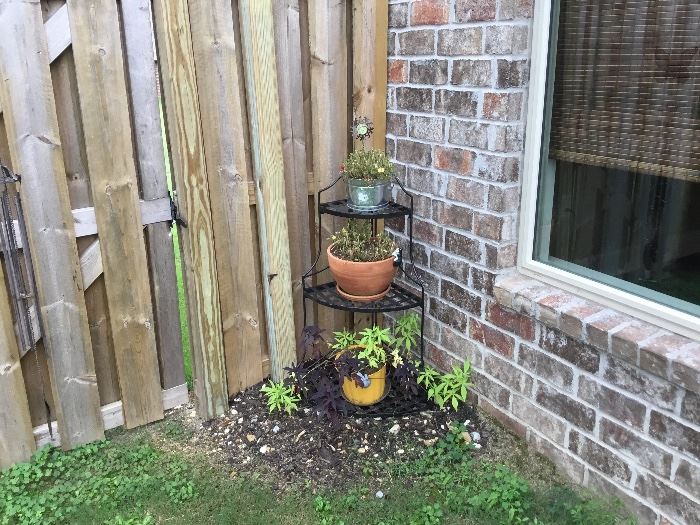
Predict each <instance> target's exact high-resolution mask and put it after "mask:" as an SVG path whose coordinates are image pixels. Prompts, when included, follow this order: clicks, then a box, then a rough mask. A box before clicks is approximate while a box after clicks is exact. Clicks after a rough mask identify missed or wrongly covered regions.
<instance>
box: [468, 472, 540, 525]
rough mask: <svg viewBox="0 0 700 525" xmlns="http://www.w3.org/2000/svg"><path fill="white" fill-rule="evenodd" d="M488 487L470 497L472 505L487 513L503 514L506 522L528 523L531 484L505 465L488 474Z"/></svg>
mask: <svg viewBox="0 0 700 525" xmlns="http://www.w3.org/2000/svg"><path fill="white" fill-rule="evenodd" d="M486 482H487V483H488V488H486V489H484V490H482V491H481V492H479V493H478V494H476V495H474V496H472V497H471V498H469V500H468V502H469V504H470V505H472V506H473V507H475V508H476V509H477V510H479V511H481V512H483V513H485V514H487V515H488V514H492V515H493V514H496V515H499V514H501V515H503V516H504V518H505V519H506V520H507V521H506V523H528V522H529V519H527V518H526V513H527V511H528V510H529V508H530V506H531V495H530V486H529V485H528V483H527V482H526V481H525V480H524V479H522V478H521V477H520V476H518V475H517V474H515V473H514V472H512V471H511V470H509V469H508V468H507V467H505V466H504V465H498V466H497V467H496V468H495V470H493V471H491V472H488V473H487V474H486Z"/></svg>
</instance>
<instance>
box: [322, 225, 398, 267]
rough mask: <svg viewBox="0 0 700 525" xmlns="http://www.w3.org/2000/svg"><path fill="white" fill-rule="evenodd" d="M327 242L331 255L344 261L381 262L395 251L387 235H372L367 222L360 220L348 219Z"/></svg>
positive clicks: (393, 243)
mask: <svg viewBox="0 0 700 525" xmlns="http://www.w3.org/2000/svg"><path fill="white" fill-rule="evenodd" d="M329 240H330V242H332V243H333V247H332V248H331V253H332V254H333V255H335V256H336V257H338V258H340V259H343V260H345V261H353V262H375V261H383V260H385V259H388V258H389V257H391V256H392V255H393V253H394V251H395V250H396V243H395V242H394V240H393V239H392V238H391V237H389V235H387V234H386V233H385V232H381V233H379V234H377V235H373V234H372V226H371V224H370V223H369V221H367V220H361V219H350V220H349V221H348V223H347V225H346V226H345V227H343V228H342V229H340V230H339V231H338V232H336V233H335V234H334V235H332V236H331V238H330V239H329Z"/></svg>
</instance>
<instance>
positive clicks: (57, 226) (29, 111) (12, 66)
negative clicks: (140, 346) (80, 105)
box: [0, 2, 104, 449]
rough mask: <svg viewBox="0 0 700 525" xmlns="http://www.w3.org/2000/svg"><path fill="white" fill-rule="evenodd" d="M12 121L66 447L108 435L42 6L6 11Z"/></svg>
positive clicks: (2, 57)
mask: <svg viewBox="0 0 700 525" xmlns="http://www.w3.org/2000/svg"><path fill="white" fill-rule="evenodd" d="M0 25H1V26H2V27H3V28H4V31H5V33H4V35H5V38H2V39H0V72H1V73H2V81H3V82H2V83H3V86H2V89H3V90H4V96H3V100H4V101H5V103H4V107H5V114H4V116H5V121H6V125H7V127H8V137H9V141H10V150H11V154H12V161H13V165H14V168H15V169H16V170H17V171H18V172H19V173H22V175H23V179H22V180H23V182H22V188H21V191H22V198H23V201H24V208H25V211H26V219H27V226H28V235H29V243H30V245H31V248H32V256H33V257H32V259H33V262H34V268H35V274H36V278H37V289H38V290H37V291H38V296H39V306H40V309H41V314H42V321H43V333H44V345H45V347H46V351H47V355H48V360H49V373H50V377H51V386H52V390H53V398H54V401H55V406H54V408H55V412H56V415H57V419H58V428H59V431H60V432H61V435H62V436H63V447H64V448H67V449H69V448H73V447H75V446H77V445H80V444H83V443H89V442H91V441H95V440H98V439H102V438H103V437H104V430H103V425H102V418H101V415H100V409H99V408H100V407H99V393H98V389H97V382H96V377H95V364H94V361H93V356H92V348H91V344H90V335H89V330H88V322H87V313H86V310H85V300H84V297H83V290H82V285H81V279H80V273H79V272H80V261H79V259H78V252H77V249H76V244H75V233H74V231H73V227H72V224H73V218H72V216H71V213H70V204H69V200H68V190H67V185H66V179H65V167H64V164H63V159H62V156H61V147H60V139H59V132H58V124H57V120H56V108H55V102H54V98H53V94H52V86H51V78H50V71H49V63H48V48H47V43H46V35H45V33H44V26H43V23H42V19H41V8H40V6H39V4H38V3H29V2H11V3H6V4H5V5H4V6H3V9H2V10H1V11H0Z"/></svg>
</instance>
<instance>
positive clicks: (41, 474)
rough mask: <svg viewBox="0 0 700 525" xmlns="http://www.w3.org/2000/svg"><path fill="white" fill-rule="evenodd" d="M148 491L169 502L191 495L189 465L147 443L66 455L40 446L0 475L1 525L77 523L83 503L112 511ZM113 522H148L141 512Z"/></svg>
mask: <svg viewBox="0 0 700 525" xmlns="http://www.w3.org/2000/svg"><path fill="white" fill-rule="evenodd" d="M147 493H150V494H159V495H160V497H165V498H167V499H168V500H170V501H171V502H173V503H182V502H185V501H188V500H190V499H192V498H193V497H194V496H195V491H194V487H193V485H192V483H191V482H190V481H189V479H188V467H187V465H186V464H185V463H184V462H182V461H180V460H176V459H172V458H171V459H169V460H168V461H163V458H161V455H160V454H159V453H158V452H157V451H156V450H155V449H154V448H153V447H151V446H150V445H148V444H141V445H140V446H136V447H130V448H115V447H110V446H109V443H108V442H106V441H104V442H99V443H91V444H89V445H85V446H83V447H80V448H78V449H76V450H74V451H73V452H70V453H63V452H61V451H60V450H58V449H55V448H49V447H44V448H42V449H41V450H39V452H37V453H36V454H35V456H34V457H33V459H32V461H31V462H30V463H23V464H19V465H16V466H14V467H12V468H11V469H9V470H8V471H6V472H4V473H3V474H2V475H0V523H2V524H3V525H7V524H14V523H21V524H23V525H24V524H26V525H32V524H42V525H43V524H52V523H64V522H76V521H77V520H78V516H79V515H80V514H81V508H83V507H85V506H86V505H87V506H89V505H97V506H99V507H101V508H103V509H105V510H109V509H114V510H116V509H117V508H118V507H119V506H120V505H122V504H124V503H125V502H127V501H132V500H138V499H139V498H141V497H143V496H144V494H147ZM112 514H116V512H113V513H112ZM133 519H137V521H135V522H133V521H131V520H133ZM138 519H140V520H141V521H138ZM114 520H122V522H121V523H132V522H133V523H148V518H147V517H143V516H141V517H133V516H120V515H118V516H117V517H116V518H114V519H113V520H112V522H113V523H120V522H119V521H114ZM144 520H145V521H144Z"/></svg>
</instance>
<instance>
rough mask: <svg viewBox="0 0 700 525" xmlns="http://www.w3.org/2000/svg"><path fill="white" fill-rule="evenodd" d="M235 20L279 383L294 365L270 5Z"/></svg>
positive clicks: (261, 1) (251, 7)
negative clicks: (240, 50) (238, 39)
mask: <svg viewBox="0 0 700 525" xmlns="http://www.w3.org/2000/svg"><path fill="white" fill-rule="evenodd" d="M239 17H240V26H241V40H242V45H243V57H244V70H245V80H246V91H247V93H246V94H247V101H248V118H249V124H250V130H251V151H252V158H253V174H254V175H255V182H256V196H257V203H258V204H257V212H258V234H259V236H260V254H261V257H260V258H261V262H262V269H263V275H262V277H263V289H264V300H265V315H266V319H267V330H268V345H269V348H270V368H271V372H272V377H273V379H274V380H275V381H279V380H281V379H282V378H283V377H284V375H285V371H284V368H285V367H287V366H290V365H292V364H293V363H294V362H295V360H296V351H295V347H296V345H295V340H296V338H295V337H294V311H293V303H292V290H291V286H290V283H291V278H292V276H291V269H290V261H289V233H288V229H287V208H286V202H285V186H284V160H283V156H282V132H281V129H280V112H279V97H278V92H277V89H278V88H277V75H276V67H275V42H274V23H273V17H272V3H271V0H240V1H239Z"/></svg>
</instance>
